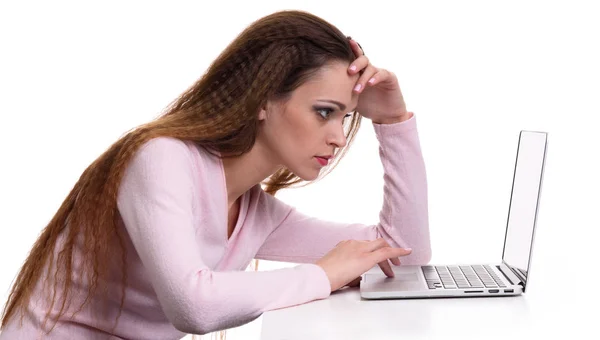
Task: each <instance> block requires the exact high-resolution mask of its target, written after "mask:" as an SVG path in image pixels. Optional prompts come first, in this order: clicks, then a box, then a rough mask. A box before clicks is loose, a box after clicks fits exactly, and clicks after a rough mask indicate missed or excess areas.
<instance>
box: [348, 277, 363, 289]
mask: <svg viewBox="0 0 600 340" xmlns="http://www.w3.org/2000/svg"><path fill="white" fill-rule="evenodd" d="M361 280H362V276H359V277H357V278H356V279H354V280H352V281H350V283H348V284H347V286H348V287H358V286H360V281H361Z"/></svg>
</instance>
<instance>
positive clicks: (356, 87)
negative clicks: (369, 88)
mask: <svg viewBox="0 0 600 340" xmlns="http://www.w3.org/2000/svg"><path fill="white" fill-rule="evenodd" d="M361 87H362V85H360V84H358V85H356V86H355V87H354V91H356V92H358V91H360V88H361Z"/></svg>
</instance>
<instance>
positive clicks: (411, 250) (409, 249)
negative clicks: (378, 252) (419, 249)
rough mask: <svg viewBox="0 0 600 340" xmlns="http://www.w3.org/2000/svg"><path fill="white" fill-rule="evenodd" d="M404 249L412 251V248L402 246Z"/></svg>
mask: <svg viewBox="0 0 600 340" xmlns="http://www.w3.org/2000/svg"><path fill="white" fill-rule="evenodd" d="M404 249H406V250H407V251H412V248H404Z"/></svg>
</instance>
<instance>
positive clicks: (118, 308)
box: [0, 11, 430, 340]
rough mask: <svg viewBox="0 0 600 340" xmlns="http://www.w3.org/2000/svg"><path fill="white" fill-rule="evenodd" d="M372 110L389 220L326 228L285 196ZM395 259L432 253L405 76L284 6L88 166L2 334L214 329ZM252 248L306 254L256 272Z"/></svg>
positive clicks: (41, 242)
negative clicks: (402, 83)
mask: <svg viewBox="0 0 600 340" xmlns="http://www.w3.org/2000/svg"><path fill="white" fill-rule="evenodd" d="M347 112H351V113H350V114H347ZM361 116H363V117H367V118H369V119H371V120H372V122H373V126H374V128H375V132H376V135H377V138H378V139H379V141H380V149H379V151H380V155H381V159H382V162H383V167H384V171H385V187H384V194H385V197H384V206H383V208H382V211H381V214H380V223H378V224H377V225H373V226H366V225H361V224H349V225H344V224H342V223H330V222H326V221H322V220H318V219H315V218H310V217H307V216H304V215H302V214H301V213H299V212H297V211H296V210H294V209H293V208H292V207H290V206H288V205H286V204H284V203H283V202H281V201H279V200H278V199H276V198H275V197H274V194H275V193H276V192H277V191H278V190H280V189H282V188H286V187H288V186H291V185H293V184H296V183H300V182H301V181H307V182H310V181H313V180H315V179H316V178H318V177H319V175H323V174H325V173H326V170H330V169H331V166H332V165H334V163H335V162H336V161H337V160H338V159H339V157H340V156H341V154H342V153H343V152H344V151H345V150H346V148H347V143H348V140H352V137H353V136H354V134H355V133H356V131H357V129H358V127H359V122H360V118H361ZM327 168H329V169H327ZM261 184H263V185H264V188H263V186H262V185H261ZM408 247H412V248H413V249H414V250H412V251H411V249H408ZM399 257H403V260H402V262H403V263H404V264H425V263H427V262H428V261H429V259H430V246H429V230H428V219H427V187H426V176H425V167H424V162H423V158H422V155H421V150H420V146H419V139H418V134H417V130H416V122H415V117H414V116H413V114H412V113H409V112H407V110H406V107H405V103H404V100H403V97H402V93H401V91H400V88H399V86H398V81H397V79H396V77H395V76H394V74H392V73H391V72H389V71H387V70H385V69H381V68H376V67H374V66H373V65H371V64H370V63H369V60H368V59H367V57H366V56H364V54H363V52H362V49H361V48H360V47H359V46H358V44H357V43H356V42H355V41H354V40H352V39H351V38H349V37H345V36H344V35H343V34H342V33H341V32H340V31H339V30H338V29H336V28H335V27H333V26H332V25H330V24H329V23H327V22H326V21H324V20H322V19H320V18H318V17H316V16H314V15H311V14H308V13H305V12H300V11H282V12H277V13H274V14H271V15H269V16H266V17H264V18H262V19H260V20H258V21H256V22H254V23H253V24H252V25H250V26H249V27H248V28H247V29H246V30H244V32H242V33H241V34H240V36H238V37H237V39H236V40H235V41H233V42H232V44H231V45H230V46H228V48H227V49H226V50H225V51H224V52H223V53H222V54H221V55H220V56H219V58H218V59H217V60H216V61H215V62H214V63H213V64H212V65H211V66H210V68H209V70H208V72H207V73H206V74H205V75H204V76H203V77H202V78H201V79H200V80H199V81H198V82H197V83H196V84H194V85H193V86H192V87H191V88H190V89H189V90H187V91H186V92H185V93H183V94H182V95H181V96H180V97H179V98H178V99H177V100H176V101H174V102H173V103H172V104H171V106H170V107H169V108H168V109H167V111H166V113H165V114H164V115H162V116H161V117H160V118H158V119H156V120H154V121H151V122H149V123H147V124H145V125H142V126H140V127H138V128H137V129H135V130H133V131H130V132H129V133H128V134H126V135H125V136H124V137H122V138H121V139H120V140H119V141H117V142H116V143H115V144H114V145H112V146H111V147H110V148H109V149H108V150H107V151H106V152H105V153H104V154H102V155H101V156H100V157H99V158H98V159H97V160H96V161H95V162H94V163H92V164H91V165H90V166H89V167H88V168H87V169H86V170H85V172H84V173H83V174H82V176H81V178H80V179H79V181H78V182H77V183H76V184H75V186H74V188H73V189H72V191H71V192H70V193H69V195H68V197H67V198H66V199H65V201H64V203H63V204H62V206H61V207H60V208H59V210H58V212H57V213H56V215H55V216H54V218H53V219H52V220H51V222H50V223H49V225H48V226H47V227H46V228H45V229H44V231H43V233H42V234H41V236H40V237H39V239H38V240H37V242H36V243H35V245H34V246H33V249H32V251H31V253H30V255H29V257H28V258H27V260H26V262H25V264H24V266H23V268H22V269H21V271H20V273H19V275H18V277H17V279H16V282H15V283H14V286H13V287H12V291H11V294H10V296H9V300H8V302H7V304H6V306H5V310H4V313H3V319H2V328H3V331H2V334H1V335H0V339H2V340H5V339H11V340H14V339H28V340H29V339H34V338H38V337H39V338H44V339H109V338H110V339H115V338H123V339H179V338H182V337H183V336H185V334H186V333H195V334H206V333H209V332H213V331H216V330H222V329H226V328H231V327H235V326H239V325H242V324H244V323H247V322H249V321H252V320H253V319H255V318H257V317H258V316H260V315H261V314H262V313H263V312H265V311H268V310H273V309H277V308H284V307H288V306H293V305H297V304H302V303H306V302H309V301H313V300H316V299H324V298H327V297H328V296H329V294H330V293H331V292H333V291H335V290H338V289H340V288H342V287H344V286H346V285H349V284H350V285H355V284H356V283H357V277H359V276H360V275H361V274H362V273H364V272H365V271H367V270H368V269H370V268H371V267H373V266H375V265H376V264H379V266H380V267H381V269H382V270H383V272H384V273H385V274H386V275H388V276H393V272H392V269H391V266H390V262H391V263H392V264H395V265H399V264H400V260H399ZM253 258H256V259H268V260H281V261H289V262H296V263H299V265H298V266H296V267H293V268H285V269H280V270H274V271H260V272H258V271H254V272H246V271H244V269H245V268H246V267H247V266H248V264H249V263H250V262H251V260H252V259H253Z"/></svg>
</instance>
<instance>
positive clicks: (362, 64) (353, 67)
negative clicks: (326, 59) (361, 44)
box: [348, 56, 369, 75]
mask: <svg viewBox="0 0 600 340" xmlns="http://www.w3.org/2000/svg"><path fill="white" fill-rule="evenodd" d="M368 66H369V58H367V57H365V56H362V57H358V58H356V59H354V61H353V62H352V63H350V65H348V73H349V74H350V75H354V74H357V73H359V72H361V71H362V70H363V69H365V68H366V67H368Z"/></svg>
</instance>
